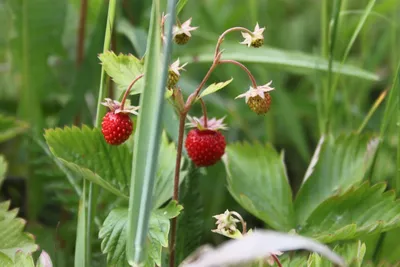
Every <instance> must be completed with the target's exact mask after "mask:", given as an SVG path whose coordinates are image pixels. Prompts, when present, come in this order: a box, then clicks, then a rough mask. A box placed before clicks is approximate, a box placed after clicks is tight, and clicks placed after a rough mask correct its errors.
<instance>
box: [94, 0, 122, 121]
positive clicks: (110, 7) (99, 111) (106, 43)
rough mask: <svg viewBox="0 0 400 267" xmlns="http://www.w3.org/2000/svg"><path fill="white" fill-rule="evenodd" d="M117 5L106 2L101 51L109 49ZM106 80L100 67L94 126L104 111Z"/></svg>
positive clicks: (114, 0)
mask: <svg viewBox="0 0 400 267" xmlns="http://www.w3.org/2000/svg"><path fill="white" fill-rule="evenodd" d="M116 6H117V0H110V1H109V2H108V14H107V24H106V34H105V37H104V45H103V53H104V52H107V51H108V50H110V45H111V37H112V31H113V27H114V20H115V9H116ZM105 80H106V74H105V71H104V67H102V68H101V77H100V86H99V97H98V99H97V109H96V121H95V126H96V127H100V125H101V118H102V117H103V115H104V113H105V108H104V107H103V106H102V105H101V102H102V101H103V99H104V98H105V96H106V93H107V91H106V90H105V89H104V88H105V86H104V84H105Z"/></svg>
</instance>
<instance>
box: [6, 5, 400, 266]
mask: <svg viewBox="0 0 400 267" xmlns="http://www.w3.org/2000/svg"><path fill="white" fill-rule="evenodd" d="M185 2H187V1H182V0H181V1H179V3H178V5H177V6H176V1H172V0H170V1H168V9H167V10H165V12H166V13H165V15H164V13H162V12H161V10H160V9H161V8H160V1H157V0H154V1H153V5H152V11H151V19H150V27H149V34H148V37H147V48H146V52H145V54H144V55H143V57H141V58H138V57H135V56H134V55H131V54H119V55H116V54H115V53H114V52H112V51H110V38H111V37H110V36H111V32H112V29H113V24H114V16H115V8H116V5H117V2H116V1H115V0H110V2H109V10H108V12H109V13H108V21H107V28H106V38H105V43H104V44H105V45H104V51H103V53H101V54H100V55H99V60H100V62H101V65H102V73H101V76H102V78H101V81H100V87H99V88H100V90H99V101H98V103H97V113H96V123H95V127H93V128H91V127H88V126H82V127H80V128H78V127H65V128H63V129H61V128H56V129H48V130H46V132H45V135H44V136H45V140H46V142H47V145H48V148H49V149H50V151H51V154H52V155H53V156H54V161H55V163H56V164H57V165H58V166H59V167H60V168H61V169H62V170H63V171H64V172H65V173H66V174H67V176H68V177H69V178H70V182H71V183H73V184H74V187H75V188H76V193H77V194H78V195H79V197H80V203H79V207H78V212H79V214H78V222H77V228H78V230H77V238H76V247H75V266H94V263H93V261H92V253H93V254H94V253H97V252H100V251H92V248H93V244H92V243H95V240H100V241H101V245H100V250H101V253H102V254H104V255H106V261H107V266H128V265H131V266H170V267H173V266H178V265H179V266H202V267H204V266H224V265H227V264H237V263H245V264H249V266H253V265H252V264H256V265H257V266H272V265H276V266H332V263H331V262H333V263H334V264H337V265H342V266H344V265H351V266H361V264H362V262H363V257H364V254H365V253H366V245H365V243H364V240H365V238H366V237H368V236H370V235H373V234H379V233H382V232H386V231H389V230H391V229H394V228H397V227H400V215H399V214H400V204H399V203H398V201H396V197H395V194H394V192H392V191H388V190H386V188H387V185H386V184H384V183H375V184H374V183H372V182H371V181H369V177H370V176H371V172H372V171H373V169H374V165H375V163H376V160H377V151H378V150H379V146H380V142H381V139H380V138H379V137H376V136H372V135H366V134H353V133H352V134H341V135H337V134H335V133H333V132H332V131H331V130H330V129H331V121H330V120H331V119H330V116H329V115H330V114H331V112H332V106H333V102H332V101H333V98H332V96H333V95H334V92H335V89H334V87H335V86H333V87H332V88H333V89H331V90H332V91H329V92H324V94H327V95H324V96H323V98H324V99H327V105H326V107H324V108H326V110H324V112H325V114H326V117H324V118H323V119H322V120H321V122H322V123H321V125H320V126H321V129H323V131H322V134H321V137H320V140H319V143H318V145H317V147H316V148H315V152H314V155H313V157H312V158H311V161H310V162H309V165H308V168H307V171H306V173H305V174H304V178H303V180H302V183H301V185H300V188H299V189H298V190H297V191H294V190H293V189H292V186H291V185H290V184H289V177H288V176H289V175H288V173H287V171H286V165H285V154H284V152H283V151H282V152H279V151H277V149H276V148H274V147H273V146H272V145H271V144H260V143H254V142H253V143H247V142H244V143H229V141H228V139H227V138H225V136H224V131H225V132H226V131H229V127H228V125H226V124H225V123H224V118H211V117H209V115H208V112H209V110H208V109H207V100H208V99H209V98H206V96H210V95H212V94H215V93H217V92H219V91H220V90H222V89H224V88H227V87H228V86H229V85H230V84H231V83H233V82H234V78H235V77H234V78H231V79H229V80H227V81H221V82H216V83H212V84H210V85H208V86H207V84H209V79H210V77H211V75H212V73H213V72H214V71H215V70H216V69H217V68H219V67H222V66H224V65H228V64H229V65H233V66H236V67H238V68H240V69H241V70H242V71H243V72H244V73H245V74H246V75H247V77H248V88H246V90H243V91H244V92H242V93H241V94H239V95H238V96H237V97H236V98H235V99H240V98H244V103H245V104H246V105H248V107H249V109H250V110H251V111H252V112H253V115H254V116H268V112H269V111H270V110H271V109H273V108H274V102H273V98H274V93H275V92H274V90H279V88H276V89H275V88H274V87H275V86H274V87H273V85H272V81H270V80H269V79H265V77H264V79H265V80H262V81H258V80H256V78H255V76H254V75H253V73H252V72H251V71H250V70H249V69H248V68H247V67H246V66H245V65H244V64H243V63H242V62H240V61H238V60H235V59H232V58H230V57H229V55H230V54H229V50H230V49H232V47H231V46H226V47H224V40H225V39H226V37H227V36H228V35H230V36H233V37H238V36H240V35H239V33H240V34H241V35H242V37H243V39H242V40H241V41H240V44H242V45H243V46H247V48H248V49H249V51H251V50H252V49H253V51H256V50H257V48H259V47H262V46H263V45H264V43H266V42H267V41H266V40H264V31H265V30H266V28H265V27H262V26H260V25H259V24H258V23H256V22H255V27H254V29H247V28H245V27H232V28H229V29H226V30H225V31H224V32H222V33H221V35H220V36H219V37H218V38H217V39H216V40H215V44H214V45H215V46H214V47H213V50H212V55H213V57H212V60H211V65H210V67H209V69H208V71H207V72H206V73H205V74H204V77H203V78H202V80H201V82H200V83H199V84H198V85H197V86H196V88H195V90H194V91H192V92H189V93H188V92H187V90H183V89H184V88H182V85H181V83H180V79H181V76H182V75H183V74H184V72H183V71H185V70H188V71H190V70H191V67H192V66H191V65H190V64H187V63H183V62H181V61H180V59H179V58H173V59H172V58H171V55H172V53H171V50H172V44H173V42H174V44H176V45H177V47H179V49H185V46H184V45H185V44H187V43H189V42H190V41H191V38H192V37H193V36H196V30H197V29H198V27H196V26H193V25H194V24H195V22H196V16H195V15H193V17H192V18H185V20H184V22H183V23H181V22H180V19H183V18H179V11H180V10H181V9H182V8H183V6H184V4H185ZM235 34H236V36H235ZM238 42H239V40H238ZM224 48H225V49H224ZM249 53H254V52H249ZM328 69H329V71H330V73H332V72H333V69H332V62H330V65H329V67H328ZM336 71H337V72H340V71H339V70H336ZM106 76H109V77H110V78H111V79H112V80H113V82H114V83H115V84H116V85H117V95H118V98H116V99H111V98H109V97H108V95H107V93H106V92H105V90H104V87H105V86H104V84H105V78H106ZM330 79H332V77H330ZM395 83H396V82H395ZM132 96H135V97H132ZM211 97H212V96H211ZM138 99H139V103H138V104H136V105H132V102H134V101H136V102H135V103H137V100H138ZM131 101H132V102H131ZM244 103H243V102H241V101H236V105H244ZM164 104H169V105H172V107H173V108H174V111H175V115H176V116H177V117H178V118H179V124H178V125H177V129H176V130H177V133H178V134H177V138H176V139H177V140H176V143H175V142H174V141H171V139H173V138H171V136H168V133H167V131H165V129H163V127H162V126H163V125H161V122H160V118H161V117H162V115H163V114H162V113H163V105H164ZM195 105H199V106H200V107H201V110H202V112H201V113H200V114H196V112H195V111H194V108H193V107H194V106H195ZM388 110H389V108H388ZM385 114H387V113H385ZM133 115H136V116H137V117H135V116H133ZM0 118H1V117H0ZM164 126H165V125H164ZM186 126H188V128H192V129H190V130H188V131H186V129H185V128H186ZM12 134H14V133H12ZM1 137H2V135H0V139H1ZM380 137H382V136H380ZM219 161H222V162H223V164H224V167H225V172H226V177H227V179H226V184H227V189H228V191H229V193H230V194H231V196H232V197H233V199H234V200H235V201H236V202H237V203H239V204H240V206H241V207H242V208H243V209H244V210H246V211H247V212H248V213H250V214H252V215H253V216H255V217H256V218H258V219H259V220H260V221H262V222H263V223H264V224H265V225H266V226H267V227H266V228H269V229H271V230H274V231H265V230H257V229H255V227H254V226H252V225H248V224H247V223H246V221H245V219H244V218H243V217H242V215H241V214H239V213H238V212H237V211H229V210H226V211H225V212H224V211H221V214H217V215H215V216H214V219H216V229H210V230H211V231H213V232H214V233H216V234H220V235H223V236H225V237H228V238H230V239H232V240H230V241H228V242H226V244H224V245H223V246H221V247H219V248H217V249H212V248H209V247H200V248H198V249H197V247H198V246H199V245H200V241H199V240H194V239H192V236H191V232H192V231H195V230H196V229H192V228H190V226H191V225H195V222H196V221H197V220H198V219H199V218H198V217H200V216H198V214H196V212H195V211H194V210H191V208H192V205H193V202H194V201H193V199H195V198H194V197H193V196H196V190H197V188H196V186H198V184H197V183H196V179H201V172H202V171H207V169H206V168H208V167H210V166H213V165H215V164H217V163H218V162H219ZM203 168H204V169H203ZM5 169H6V164H5V161H4V160H3V158H2V157H0V181H1V179H2V176H4V173H5ZM77 184H81V186H80V185H79V186H77ZM210 186H212V185H210ZM0 206H1V207H0V215H1V216H0V224H3V226H4V229H5V232H6V231H7V232H10V233H13V234H14V235H13V238H12V239H10V240H11V241H10V243H9V244H6V245H4V246H0V262H1V263H3V265H5V266H8V265H7V264H11V265H12V264H14V265H16V266H18V265H19V266H21V265H23V266H34V263H33V259H32V257H31V256H30V253H32V252H34V251H35V250H37V246H36V245H35V243H34V240H33V238H32V237H31V236H30V235H29V234H25V233H23V232H22V230H21V229H22V228H23V222H22V221H20V220H17V219H16V218H15V215H16V214H15V212H14V211H8V207H9V205H8V203H7V202H3V203H2V204H1V203H0ZM197 216H198V217H197ZM209 219H210V220H212V218H209ZM193 222H194V223H193ZM239 224H240V227H239ZM275 231H276V232H275ZM0 237H2V238H3V236H0ZM4 244H5V243H4ZM322 244H327V245H322ZM328 246H331V248H332V250H333V251H334V252H332V251H331V250H330V249H329V247H328ZM299 249H305V250H310V251H311V253H309V254H307V253H294V254H292V253H290V254H289V253H286V252H287V251H290V250H299ZM338 255H340V256H338ZM321 256H322V257H323V258H321ZM50 264H51V261H50V259H49V257H48V255H47V254H46V253H45V252H43V254H42V256H41V257H40V259H39V261H38V263H37V266H51V265H50ZM0 265H1V264H0ZM11 265H10V266H11Z"/></svg>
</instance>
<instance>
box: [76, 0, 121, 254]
mask: <svg viewBox="0 0 400 267" xmlns="http://www.w3.org/2000/svg"><path fill="white" fill-rule="evenodd" d="M116 5H117V0H110V1H109V3H108V14H107V25H106V30H105V38H104V45H103V52H106V51H107V50H109V49H110V44H111V35H112V31H113V25H114V20H115V9H116ZM105 77H106V76H105V71H104V67H102V68H101V77H100V86H99V96H98V100H97V109H96V121H95V127H100V125H101V118H102V115H103V114H104V108H103V107H102V105H101V102H102V99H103V98H104V97H105V95H106V93H107V91H106V90H105ZM83 193H85V192H83ZM98 194H99V187H98V186H96V185H94V184H93V183H92V182H89V194H88V198H87V201H88V207H87V229H86V231H87V232H86V233H87V238H88V240H86V242H87V245H88V246H91V242H90V237H91V229H92V223H93V221H94V218H95V217H96V205H97V201H96V200H97V196H98Z"/></svg>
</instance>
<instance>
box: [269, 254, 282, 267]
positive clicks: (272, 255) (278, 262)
mask: <svg viewBox="0 0 400 267" xmlns="http://www.w3.org/2000/svg"><path fill="white" fill-rule="evenodd" d="M271 257H272V258H274V261H275V262H276V264H277V265H278V266H279V267H282V263H281V262H280V261H279V259H278V257H277V256H276V255H274V254H271Z"/></svg>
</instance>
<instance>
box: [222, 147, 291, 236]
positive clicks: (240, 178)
mask: <svg viewBox="0 0 400 267" xmlns="http://www.w3.org/2000/svg"><path fill="white" fill-rule="evenodd" d="M223 160H224V163H225V168H226V171H227V173H228V189H229V192H230V193H231V195H232V196H233V197H234V198H235V199H236V201H237V202H239V203H240V205H241V206H242V207H243V208H245V209H246V210H247V211H249V212H250V213H252V214H253V215H254V216H256V217H258V218H259V219H261V220H263V221H264V222H266V223H268V224H269V225H270V226H271V227H273V228H274V229H279V230H284V231H289V230H290V229H292V228H294V226H295V224H294V212H293V203H292V192H291V189H290V186H289V183H288V178H287V174H286V167H285V164H284V162H283V158H282V157H281V156H280V155H279V154H278V153H277V152H276V151H275V149H274V148H272V147H271V146H270V145H265V146H262V145H260V144H253V145H250V144H247V143H245V144H239V143H237V144H232V145H228V146H227V148H226V156H225V157H224V158H223Z"/></svg>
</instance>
